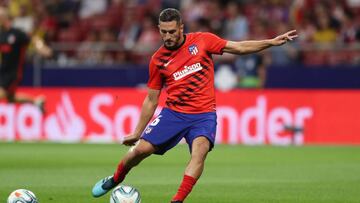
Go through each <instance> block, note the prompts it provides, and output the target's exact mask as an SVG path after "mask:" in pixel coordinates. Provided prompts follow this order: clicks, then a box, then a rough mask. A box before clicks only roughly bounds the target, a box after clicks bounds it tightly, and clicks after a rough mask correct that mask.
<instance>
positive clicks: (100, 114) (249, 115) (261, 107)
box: [0, 88, 360, 145]
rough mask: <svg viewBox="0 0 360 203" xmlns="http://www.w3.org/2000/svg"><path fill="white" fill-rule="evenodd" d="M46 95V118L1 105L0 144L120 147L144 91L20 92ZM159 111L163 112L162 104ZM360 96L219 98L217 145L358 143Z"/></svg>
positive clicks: (28, 108) (271, 93)
mask: <svg viewBox="0 0 360 203" xmlns="http://www.w3.org/2000/svg"><path fill="white" fill-rule="evenodd" d="M20 91H21V92H23V93H27V94H30V95H39V94H42V95H44V96H45V97H46V113H45V114H42V113H41V111H40V110H39V109H38V108H37V107H36V106H33V105H30V104H21V105H20V104H17V105H15V104H8V103H5V102H1V103H0V141H16V140H20V141H51V142H96V143H100V142H120V141H121V140H122V139H123V138H124V136H126V135H127V134H129V133H130V132H132V130H133V129H134V128H135V126H136V124H137V122H138V119H139V116H140V112H141V105H142V102H143V100H144V98H145V96H146V90H144V89H122V88H68V89H62V88H45V89H21V90H20ZM165 96H166V95H165V93H164V94H163V95H162V98H161V101H162V102H161V103H160V106H159V108H158V109H157V111H156V114H158V113H159V112H160V111H161V108H162V107H161V106H162V105H163V103H164V102H163V101H164V98H165ZM359 104H360V91H355V90H354V91H351V90H341V91H340V90H311V91H309V90H234V91H230V92H217V115H218V129H217V135H216V142H217V143H220V144H246V145H263V144H271V145H292V144H295V145H304V144H360V125H359V124H360V107H359Z"/></svg>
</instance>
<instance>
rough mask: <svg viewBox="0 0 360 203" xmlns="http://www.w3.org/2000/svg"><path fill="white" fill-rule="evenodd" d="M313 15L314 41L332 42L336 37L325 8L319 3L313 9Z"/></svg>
mask: <svg viewBox="0 0 360 203" xmlns="http://www.w3.org/2000/svg"><path fill="white" fill-rule="evenodd" d="M315 17H316V20H317V30H316V31H315V33H314V36H313V40H314V42H319V43H332V42H335V41H336V39H337V33H336V30H335V29H334V28H333V27H332V26H331V22H330V16H329V14H328V13H327V11H326V8H325V7H324V6H323V5H321V4H319V5H317V6H316V9H315Z"/></svg>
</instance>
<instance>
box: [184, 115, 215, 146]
mask: <svg viewBox="0 0 360 203" xmlns="http://www.w3.org/2000/svg"><path fill="white" fill-rule="evenodd" d="M201 116H202V117H201V118H200V119H198V120H197V121H196V122H194V123H193V125H192V126H191V127H190V128H189V131H188V132H187V134H186V135H185V139H186V142H187V143H188V145H189V149H190V152H192V151H193V147H194V146H195V145H194V141H195V140H196V143H198V142H199V140H200V141H201V142H206V143H208V144H209V146H208V145H207V144H206V146H208V147H206V148H208V151H211V149H212V148H213V147H214V143H215V134H216V126H217V122H216V114H215V113H207V114H202V115H201ZM199 137H202V138H201V139H198V138H199ZM196 146H197V144H196ZM196 146H195V147H196Z"/></svg>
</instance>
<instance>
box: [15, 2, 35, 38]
mask: <svg viewBox="0 0 360 203" xmlns="http://www.w3.org/2000/svg"><path fill="white" fill-rule="evenodd" d="M13 27H16V28H18V29H20V30H22V31H24V32H26V33H32V32H33V31H34V15H33V13H32V12H31V9H30V8H29V6H28V5H25V4H21V5H20V7H19V13H18V15H16V16H13Z"/></svg>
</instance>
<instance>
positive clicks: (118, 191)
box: [110, 185, 141, 203]
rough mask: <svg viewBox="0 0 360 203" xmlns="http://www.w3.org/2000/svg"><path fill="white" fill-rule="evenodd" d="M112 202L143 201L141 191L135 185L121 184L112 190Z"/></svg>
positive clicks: (137, 202)
mask: <svg viewBox="0 0 360 203" xmlns="http://www.w3.org/2000/svg"><path fill="white" fill-rule="evenodd" d="M110 203H141V197H140V192H139V191H138V190H137V189H136V188H134V187H131V186H127V185H119V186H117V187H116V188H114V190H113V191H112V192H111V195H110Z"/></svg>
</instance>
